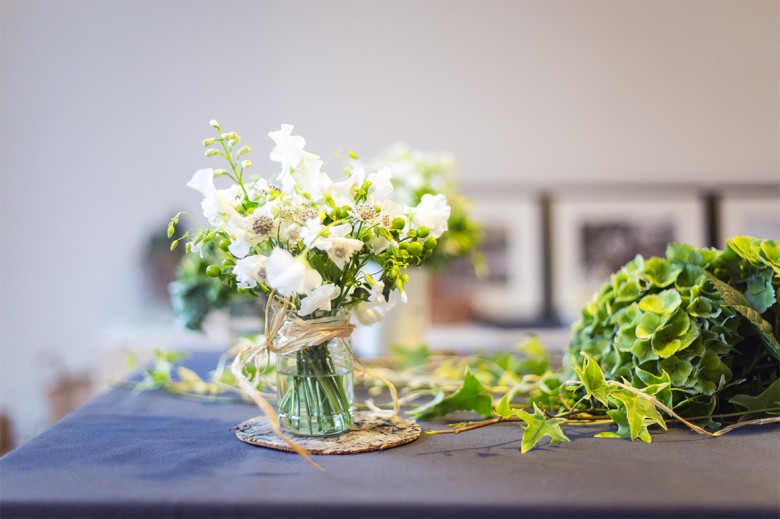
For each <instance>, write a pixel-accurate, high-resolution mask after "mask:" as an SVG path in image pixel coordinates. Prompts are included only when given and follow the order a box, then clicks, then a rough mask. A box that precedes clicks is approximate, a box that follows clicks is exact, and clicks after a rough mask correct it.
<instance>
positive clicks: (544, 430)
mask: <svg viewBox="0 0 780 519" xmlns="http://www.w3.org/2000/svg"><path fill="white" fill-rule="evenodd" d="M513 414H516V415H517V416H518V417H519V418H520V419H521V420H522V421H524V422H525V423H526V427H525V431H524V432H523V439H522V440H521V442H520V452H522V453H525V452H528V451H530V450H531V449H533V448H534V447H535V446H536V444H537V443H539V441H540V440H541V439H542V438H544V437H545V436H549V437H550V443H551V444H554V443H561V442H568V441H569V438H567V437H566V435H565V434H563V431H562V430H561V424H562V423H565V422H566V419H565V418H547V417H546V416H545V415H544V412H543V411H542V410H541V409H539V407H537V405H536V404H534V413H533V414H530V413H528V412H526V411H523V410H517V411H513Z"/></svg>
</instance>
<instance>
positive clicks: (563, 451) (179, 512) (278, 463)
mask: <svg viewBox="0 0 780 519" xmlns="http://www.w3.org/2000/svg"><path fill="white" fill-rule="evenodd" d="M211 365H212V366H213V364H211ZM256 414H258V413H257V411H256V409H255V408H253V407H252V406H250V405H247V404H242V403H233V404H214V403H204V402H196V401H189V400H185V399H182V398H179V397H176V396H172V395H169V394H166V393H162V392H152V393H142V394H138V395H135V394H133V393H132V392H130V391H128V390H121V389H116V390H111V391H110V392H108V393H106V394H104V395H102V396H100V397H98V398H96V399H95V400H93V401H92V402H90V403H89V404H87V405H86V406H84V407H82V408H81V409H79V410H77V411H76V412H74V413H72V414H71V415H69V416H67V417H66V418H65V419H63V420H62V421H61V422H59V423H57V424H56V425H54V426H53V427H52V428H51V429H49V430H48V431H46V432H44V433H43V434H41V435H39V436H38V437H36V438H34V439H32V440H31V441H29V442H28V443H26V444H25V445H23V446H21V447H19V448H18V449H16V450H14V451H12V452H11V453H9V454H7V455H6V456H5V457H3V458H2V459H0V516H1V517H3V518H12V517H177V518H178V517H288V516H289V517H372V518H377V517H400V516H405V517H504V516H506V517H560V516H564V517H601V516H612V517H627V516H634V517H647V516H653V517H744V518H748V517H775V518H777V517H780V428H778V427H774V426H767V427H755V428H752V429H748V428H745V429H740V430H737V431H734V432H732V433H730V434H728V435H726V436H723V437H720V438H714V439H713V438H706V437H703V436H700V435H697V434H695V433H693V432H690V431H687V430H685V429H679V428H672V429H671V430H670V431H669V432H665V433H658V434H655V435H654V437H653V442H652V443H650V444H645V443H642V442H638V441H637V442H634V443H632V442H629V441H625V440H609V439H595V438H593V434H594V433H595V432H597V431H598V429H594V428H568V429H567V430H566V432H567V434H568V435H569V437H570V438H571V439H572V442H571V443H565V444H561V445H558V446H552V447H551V446H545V447H543V448H539V449H536V450H533V451H531V452H529V453H526V454H520V451H519V445H520V443H519V440H520V436H521V433H522V429H521V427H520V425H518V424H501V425H497V426H491V427H487V428H483V429H479V430H476V431H471V432H466V433H462V434H459V435H436V436H428V435H423V436H422V437H421V438H420V439H419V440H417V441H416V442H414V443H412V444H410V445H407V446H403V447H399V448H396V449H391V450H387V451H384V452H375V453H365V454H357V455H350V456H327V457H318V458H317V461H318V462H319V463H321V465H323V466H324V467H325V468H326V469H327V472H325V473H320V472H317V471H315V470H313V469H312V468H311V467H310V466H309V465H307V464H306V463H305V462H304V461H303V460H302V459H301V458H299V457H298V456H297V455H294V454H289V453H284V452H277V451H273V450H268V449H264V448H260V447H254V446H251V445H247V444H245V443H242V442H241V441H239V440H238V439H237V438H236V437H235V434H234V431H233V427H234V425H236V424H237V423H239V422H241V421H243V420H245V419H248V418H251V417H252V416H254V415H256ZM423 425H424V426H425V427H429V426H436V427H441V426H443V422H442V423H435V424H430V423H426V424H423Z"/></svg>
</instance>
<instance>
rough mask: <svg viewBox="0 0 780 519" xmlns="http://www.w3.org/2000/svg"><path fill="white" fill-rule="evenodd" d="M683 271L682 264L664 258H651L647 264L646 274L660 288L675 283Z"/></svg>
mask: <svg viewBox="0 0 780 519" xmlns="http://www.w3.org/2000/svg"><path fill="white" fill-rule="evenodd" d="M681 271H682V267H681V266H679V265H674V264H672V263H671V262H668V261H664V260H663V259H662V258H650V259H649V260H647V263H646V264H645V276H646V277H647V279H649V280H650V282H651V283H652V284H653V285H655V286H657V287H659V288H665V287H667V286H669V285H671V284H672V283H674V280H675V279H677V276H679V275H680V272H681Z"/></svg>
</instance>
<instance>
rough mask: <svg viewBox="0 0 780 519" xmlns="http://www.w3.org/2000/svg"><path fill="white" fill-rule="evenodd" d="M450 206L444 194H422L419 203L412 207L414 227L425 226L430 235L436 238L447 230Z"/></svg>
mask: <svg viewBox="0 0 780 519" xmlns="http://www.w3.org/2000/svg"><path fill="white" fill-rule="evenodd" d="M449 218H450V206H449V205H448V204H447V198H445V196H444V195H442V194H438V195H428V194H426V195H423V196H422V198H421V199H420V203H419V204H418V205H417V207H415V208H414V209H412V223H414V225H415V227H427V228H428V229H430V236H431V237H433V238H438V237H439V236H441V235H442V233H444V231H446V230H447V220H448V219H449Z"/></svg>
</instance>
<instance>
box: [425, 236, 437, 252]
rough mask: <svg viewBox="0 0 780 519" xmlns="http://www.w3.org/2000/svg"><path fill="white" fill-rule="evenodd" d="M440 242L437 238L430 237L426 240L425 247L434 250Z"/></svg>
mask: <svg viewBox="0 0 780 519" xmlns="http://www.w3.org/2000/svg"><path fill="white" fill-rule="evenodd" d="M438 244H439V242H438V241H436V238H428V239H426V240H425V243H424V244H423V247H424V248H425V250H433V249H435V248H436V245H438Z"/></svg>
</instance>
